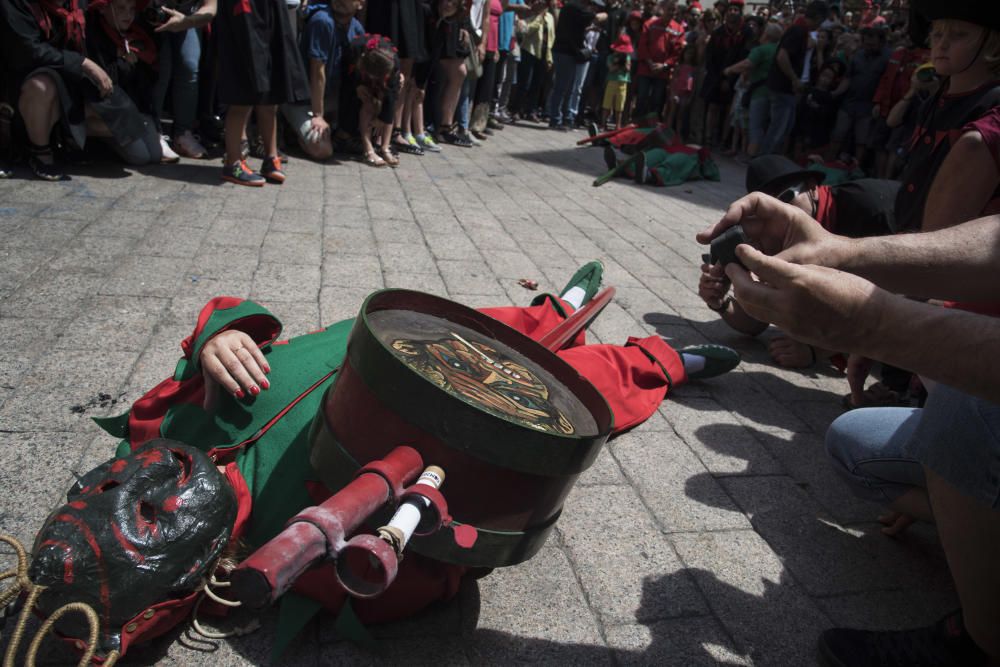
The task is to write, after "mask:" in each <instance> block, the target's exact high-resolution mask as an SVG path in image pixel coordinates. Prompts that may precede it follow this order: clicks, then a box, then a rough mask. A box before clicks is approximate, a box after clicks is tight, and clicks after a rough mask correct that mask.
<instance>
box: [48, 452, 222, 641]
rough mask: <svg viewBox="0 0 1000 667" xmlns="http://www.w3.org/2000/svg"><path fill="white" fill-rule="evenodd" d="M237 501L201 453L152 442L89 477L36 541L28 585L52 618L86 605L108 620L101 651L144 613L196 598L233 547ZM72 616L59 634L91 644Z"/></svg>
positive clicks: (103, 623) (103, 622) (104, 624)
mask: <svg viewBox="0 0 1000 667" xmlns="http://www.w3.org/2000/svg"><path fill="white" fill-rule="evenodd" d="M235 519H236V497H235V494H234V492H233V490H232V487H231V486H230V485H229V483H228V482H227V481H226V479H225V477H224V476H223V475H222V474H221V473H220V472H219V471H218V469H217V468H216V467H215V463H214V462H213V461H212V460H211V459H210V458H209V457H208V456H206V455H205V454H204V453H203V452H201V451H199V450H197V449H194V448H193V447H188V446H186V445H182V444H181V443H178V442H174V441H170V440H163V439H158V440H152V441H150V442H147V443H145V444H144V445H142V446H141V447H139V448H138V449H137V450H136V451H135V452H134V453H133V454H132V455H131V456H127V457H125V458H122V459H115V460H112V461H108V462H106V463H104V464H102V465H100V466H98V467H97V468H95V469H93V470H91V471H90V472H88V473H87V474H86V475H84V476H83V477H81V478H80V481H79V482H77V484H76V485H74V486H73V488H72V489H70V491H69V493H68V494H67V503H66V505H64V506H63V507H61V508H60V509H58V510H56V511H55V512H53V513H52V514H51V515H50V516H49V518H48V519H47V520H46V522H45V525H44V526H43V527H42V529H41V531H40V532H39V534H38V536H37V537H36V539H35V547H34V549H33V560H32V564H31V570H30V573H29V574H30V577H31V579H32V581H34V582H36V583H38V584H41V585H44V586H46V587H47V588H46V591H45V592H44V593H43V594H42V596H41V597H40V599H39V603H38V607H39V608H40V610H41V611H42V612H44V613H51V612H52V611H53V610H54V609H55V608H56V607H58V606H61V605H62V604H64V603H66V602H71V601H81V602H85V603H87V604H89V605H91V606H92V607H94V609H95V610H96V611H97V612H98V615H99V616H100V617H101V627H102V630H101V649H102V650H104V651H107V650H110V649H113V648H117V647H118V646H120V637H119V635H118V634H116V633H118V632H120V631H121V628H122V626H123V625H124V624H125V623H127V622H128V621H129V620H130V619H132V618H133V617H135V616H136V615H137V614H140V613H142V611H143V610H144V609H147V608H149V607H150V606H152V605H154V604H157V603H159V602H163V601H165V600H168V599H174V598H177V597H178V596H183V595H185V594H188V593H190V592H192V591H193V590H194V589H195V588H196V587H197V586H198V585H199V584H200V583H201V580H202V578H203V577H204V576H205V574H206V572H207V570H208V568H209V567H211V566H213V565H214V563H215V561H216V560H217V558H218V556H219V555H220V554H221V552H222V550H223V549H224V548H225V546H226V544H227V543H228V541H229V535H230V533H231V530H232V527H233V522H234V521H235ZM139 565H141V567H138V566H139ZM72 616H73V615H69V616H67V617H65V618H64V621H60V630H61V631H62V632H63V633H65V634H68V635H70V636H86V628H85V623H84V622H82V618H81V620H76V619H73V618H72Z"/></svg>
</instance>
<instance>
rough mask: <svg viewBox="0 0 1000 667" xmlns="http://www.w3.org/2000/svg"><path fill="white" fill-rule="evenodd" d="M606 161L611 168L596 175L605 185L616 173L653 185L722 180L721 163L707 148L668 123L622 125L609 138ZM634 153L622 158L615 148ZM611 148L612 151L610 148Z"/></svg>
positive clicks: (596, 183) (598, 183)
mask: <svg viewBox="0 0 1000 667" xmlns="http://www.w3.org/2000/svg"><path fill="white" fill-rule="evenodd" d="M607 141H608V143H609V144H610V146H608V147H606V148H605V161H606V162H607V163H608V168H609V169H610V171H609V172H608V173H607V174H605V175H604V176H602V177H600V178H598V179H597V181H595V182H594V185H602V184H604V183H606V182H607V181H608V180H610V179H611V178H613V177H615V176H621V177H626V178H631V179H633V180H635V181H636V182H637V183H642V184H651V185H680V184H681V183H685V182H687V181H697V180H701V179H704V180H707V181H718V180H720V175H719V167H718V165H716V164H715V161H714V160H713V159H712V155H711V153H710V152H709V150H708V148H705V147H704V146H688V145H685V144H683V143H681V140H680V138H679V137H678V136H677V135H676V134H675V133H674V132H673V131H672V130H669V129H667V128H666V127H665V126H663V125H660V126H657V127H633V128H626V129H623V130H622V131H621V132H618V133H615V134H613V135H611V136H609V137H608V138H607ZM615 148H617V149H618V150H620V151H622V152H623V153H625V154H626V155H631V157H630V158H629V159H627V160H624V161H621V162H619V161H618V159H617V158H616V157H614V155H615V154H614V149H615ZM609 151H610V152H609Z"/></svg>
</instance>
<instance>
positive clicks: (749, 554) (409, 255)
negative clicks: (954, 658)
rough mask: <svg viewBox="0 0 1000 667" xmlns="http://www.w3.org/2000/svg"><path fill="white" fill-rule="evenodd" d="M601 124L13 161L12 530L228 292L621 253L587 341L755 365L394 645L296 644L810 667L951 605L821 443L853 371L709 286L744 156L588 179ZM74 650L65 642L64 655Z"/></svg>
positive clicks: (8, 237) (179, 661)
mask: <svg viewBox="0 0 1000 667" xmlns="http://www.w3.org/2000/svg"><path fill="white" fill-rule="evenodd" d="M580 136H581V135H580V134H579V133H573V134H569V135H566V134H561V133H553V132H547V131H544V130H541V129H539V128H536V127H531V126H523V127H515V128H508V129H506V130H504V131H503V132H498V133H497V134H496V136H495V137H494V138H492V139H490V140H489V141H488V142H486V144H485V145H484V146H483V147H482V148H480V149H474V150H462V149H457V148H447V149H446V150H445V151H444V152H443V153H442V154H440V155H427V156H425V157H423V158H420V159H417V158H413V157H409V156H404V159H403V163H402V165H401V166H400V168H399V169H397V170H388V169H383V170H375V169H370V168H367V167H365V166H364V165H361V164H359V163H357V162H352V161H336V162H334V163H331V164H328V165H317V164H313V163H309V162H306V161H304V160H299V159H293V160H292V162H291V164H290V165H289V170H288V173H289V181H288V183H286V184H285V185H284V186H282V187H273V186H267V187H265V188H261V189H248V188H242V189H241V188H238V187H236V186H232V185H222V184H220V183H219V182H218V181H217V175H218V171H217V169H218V166H217V164H216V163H214V162H198V161H191V160H184V161H182V163H181V164H179V165H176V166H168V167H162V168H148V169H141V170H138V171H135V172H133V173H131V174H130V175H128V177H127V178H123V176H125V175H127V174H128V172H127V171H125V170H122V169H120V168H117V167H113V166H100V167H92V168H89V169H85V170H81V171H79V172H78V173H75V174H74V177H73V180H71V181H69V182H66V183H58V184H49V183H40V182H37V181H33V180H23V179H16V180H11V181H0V202H2V204H0V331H2V334H3V337H4V342H5V346H4V350H3V352H0V457H2V458H0V461H2V463H3V465H2V466H0V484H2V487H0V488H2V489H3V492H2V493H0V530H3V531H7V532H11V533H13V534H15V535H16V536H18V537H19V538H20V539H22V540H23V541H25V542H27V543H30V541H31V539H32V536H33V533H34V531H35V530H36V529H37V528H38V527H39V525H40V524H41V521H42V519H43V518H44V517H45V515H46V514H47V513H48V511H49V510H50V509H51V508H52V507H54V506H55V505H57V504H58V503H59V502H60V498H62V497H63V494H64V493H65V491H66V489H67V488H68V486H69V484H70V483H71V481H72V479H73V474H74V473H81V472H84V471H86V470H88V469H90V468H91V467H93V466H94V465H97V464H98V463H100V462H101V461H103V460H105V459H106V458H107V457H108V456H110V455H111V453H112V451H113V446H114V443H113V441H112V439H111V438H108V437H104V436H102V435H101V434H100V433H99V432H98V430H97V429H96V427H95V426H94V425H93V424H92V423H91V422H90V419H89V418H90V417H92V416H99V415H105V414H117V413H118V412H120V411H121V410H122V409H123V407H124V406H125V405H127V404H128V403H129V402H131V401H133V400H135V399H136V398H137V397H139V396H140V395H141V394H142V393H143V392H145V391H146V390H147V389H149V388H150V387H151V386H153V385H154V384H156V383H158V382H159V381H160V380H162V379H163V378H164V377H167V376H168V375H169V374H170V373H172V371H173V368H174V364H175V363H176V360H177V357H178V356H179V353H180V348H179V343H180V341H181V339H182V338H183V337H185V336H186V335H188V334H189V333H190V331H191V328H192V326H193V324H194V321H195V318H196V317H197V313H198V311H199V309H200V307H201V306H202V305H203V304H204V303H205V302H206V301H207V300H208V299H210V298H212V297H214V296H219V295H230V296H237V297H251V296H252V297H254V298H257V299H260V300H261V301H263V302H264V303H265V305H267V306H269V307H270V308H271V309H272V310H273V311H274V312H275V314H276V315H277V316H278V317H279V318H281V319H282V321H283V323H284V325H285V333H286V335H298V334H301V333H305V332H307V331H310V330H313V329H315V328H316V327H318V326H321V325H325V324H329V323H332V322H335V321H338V320H341V319H344V318H349V317H353V316H355V315H356V314H357V311H358V308H359V307H360V305H361V302H362V301H363V300H364V298H365V297H366V296H367V295H368V294H370V293H371V292H372V291H374V290H377V289H381V288H383V287H405V288H411V289H422V290H426V291H430V292H434V293H437V294H440V295H442V296H446V297H450V298H454V299H456V300H458V301H460V302H462V303H466V304H468V305H471V306H475V307H484V306H493V305H504V304H506V303H511V302H513V303H516V304H526V303H527V302H528V301H529V300H530V299H531V298H532V297H534V296H536V295H537V294H538V292H532V291H528V290H525V289H524V288H522V287H520V286H519V285H518V284H517V281H518V279H519V278H531V279H534V280H536V281H538V282H539V284H540V289H541V290H543V291H544V290H550V291H557V290H559V289H560V288H562V286H563V285H564V284H565V281H566V280H567V278H568V276H569V275H571V274H572V272H573V271H574V270H575V269H576V268H577V267H578V266H579V265H580V264H581V263H582V262H584V261H589V260H591V259H600V260H602V261H603V262H604V264H605V266H606V269H607V271H606V282H607V283H608V284H613V285H615V286H616V287H617V288H618V293H617V296H616V298H615V300H614V302H613V303H612V304H611V305H610V306H609V307H608V308H607V310H606V311H605V312H604V313H603V314H602V316H601V317H600V318H599V319H598V320H597V321H596V322H595V324H594V325H593V327H592V329H591V331H590V333H589V334H588V336H589V338H588V340H590V341H592V342H612V343H621V342H622V341H624V340H625V339H626V338H627V336H629V335H652V334H659V335H662V336H664V337H665V338H666V339H667V340H668V341H669V342H670V343H671V344H673V345H675V346H677V347H680V346H683V345H688V344H695V343H700V342H706V341H711V342H716V343H721V344H726V345H732V346H733V347H735V348H736V349H737V350H739V351H740V352H741V354H743V357H744V362H743V364H742V365H741V366H740V368H738V369H737V370H736V371H734V372H733V373H731V374H730V375H728V376H727V377H724V378H718V379H715V380H711V381H707V382H703V383H689V384H687V385H684V386H681V387H676V388H674V390H673V391H672V392H671V394H670V396H669V397H668V399H667V400H666V401H665V402H664V404H663V405H662V406H661V408H660V409H659V410H658V411H657V413H656V414H654V415H653V416H652V417H651V418H650V420H648V421H647V422H646V423H644V424H642V425H640V426H638V427H636V428H634V429H632V430H631V431H630V432H628V433H625V434H623V435H621V436H620V437H618V438H616V439H615V440H614V441H612V442H611V443H610V444H609V445H608V447H606V448H605V449H604V450H603V451H602V452H601V453H600V455H599V456H598V458H597V461H596V462H595V464H594V465H593V467H592V468H591V469H590V470H588V471H586V472H585V473H584V474H583V475H582V476H581V478H580V482H579V484H578V485H577V487H576V488H575V489H574V490H573V492H572V493H571V494H570V496H569V498H568V500H567V502H566V505H565V508H564V514H563V517H562V519H561V521H560V523H559V525H558V527H557V530H556V531H555V532H554V534H553V537H552V538H551V539H550V541H549V542H548V544H547V545H546V546H545V547H544V548H543V549H542V550H541V552H540V553H539V554H538V555H537V556H536V557H535V558H534V559H532V560H531V561H529V562H527V563H524V564H522V565H519V566H516V567H513V568H507V569H503V570H498V571H495V572H494V573H492V574H491V575H489V576H487V577H485V578H483V579H480V580H478V581H467V582H465V583H464V584H463V586H462V587H461V589H460V591H459V594H458V596H457V597H456V598H455V599H454V600H453V601H451V602H443V603H439V604H436V605H434V606H433V607H432V608H430V609H429V610H427V611H426V612H425V613H423V614H420V615H418V616H416V617H414V618H411V619H408V620H406V621H404V622H400V623H396V624H390V625H387V626H383V627H379V628H376V629H375V630H374V633H375V635H376V636H377V637H378V638H379V639H378V644H377V648H376V649H371V648H365V647H357V646H354V645H352V644H349V643H347V642H345V641H342V640H340V639H339V638H338V637H337V636H336V633H335V631H334V629H333V621H332V620H331V619H329V618H322V619H320V620H318V621H316V622H314V623H312V624H310V625H309V626H308V627H307V628H306V630H305V631H304V632H303V634H302V635H301V636H300V637H299V639H298V640H297V642H296V644H295V646H294V647H293V648H292V650H291V651H290V652H289V653H288V654H287V655H286V656H284V657H283V659H282V660H281V661H280V662H279V663H278V664H288V665H331V664H334V665H335V664H352V665H354V664H402V663H408V664H409V663H412V664H431V663H433V664H445V665H452V664H454V665H467V664H476V665H480V664H497V665H508V664H511V663H516V662H541V663H549V664H570V663H574V662H576V663H580V664H586V665H590V664H658V665H683V666H687V665H702V664H726V665H758V666H760V665H781V666H782V667H785V666H788V665H796V666H798V665H810V664H813V660H814V659H813V655H814V646H815V640H816V636H817V635H818V633H819V632H820V631H821V630H822V629H824V628H827V627H831V626H833V625H834V624H836V623H841V624H851V625H858V626H871V627H883V628H889V627H899V626H905V625H908V624H912V623H923V622H928V621H930V620H932V619H934V618H935V617H936V616H938V615H939V614H940V613H942V612H944V611H946V610H948V609H950V608H953V607H954V606H955V595H954V590H953V588H952V586H951V583H950V581H949V577H948V573H947V567H946V563H945V561H944V558H943V554H942V552H941V550H940V548H939V547H938V546H937V542H936V534H935V532H934V530H933V529H932V528H929V527H916V528H914V529H912V530H911V531H910V532H909V533H908V534H907V535H904V536H903V537H901V538H899V539H896V540H889V539H887V538H884V537H882V536H881V535H879V533H878V530H877V528H878V526H877V524H876V523H875V522H874V517H875V516H876V514H877V513H878V508H877V507H876V506H875V505H873V504H871V503H867V502H863V501H860V500H857V499H854V498H853V497H852V496H850V495H849V494H848V492H847V491H846V489H845V488H844V486H843V485H842V483H841V481H840V479H839V478H838V477H837V475H836V473H835V472H834V471H833V469H832V468H831V467H830V465H829V464H828V463H827V461H826V454H825V452H824V448H823V434H824V432H825V430H826V427H827V426H828V424H829V423H830V421H831V420H832V419H833V418H835V417H836V416H837V415H838V414H840V411H841V408H840V407H839V406H840V399H841V396H843V394H845V393H846V392H847V386H846V383H845V382H844V379H843V377H842V376H840V375H839V374H837V373H835V372H833V371H826V370H812V371H805V372H799V371H789V370H782V369H777V368H775V367H774V365H773V364H771V362H770V360H769V357H768V353H767V349H766V341H767V340H768V339H769V338H771V337H773V336H774V335H775V334H774V333H773V332H769V333H767V334H765V335H763V336H762V337H761V339H760V340H754V339H750V338H747V337H744V336H741V335H739V334H737V333H735V332H733V331H731V330H729V329H728V328H727V327H726V325H725V324H724V323H721V322H720V321H719V320H718V318H717V317H716V316H715V315H714V314H713V313H711V312H710V311H709V310H708V309H707V308H705V306H704V305H703V304H702V302H701V301H700V299H699V298H698V296H697V279H698V272H699V268H698V267H699V264H700V261H701V260H700V256H701V253H702V251H703V248H702V247H700V246H699V245H698V244H697V243H696V242H695V241H694V238H693V237H694V234H695V232H696V231H698V230H700V229H702V228H704V227H706V226H707V225H709V224H711V223H713V222H715V221H716V220H718V218H719V216H720V214H721V212H722V210H723V209H724V207H725V206H726V205H727V204H728V203H729V202H731V201H732V200H734V199H735V198H737V197H738V196H739V195H740V194H741V192H742V187H743V179H744V171H743V168H742V167H741V166H740V165H738V164H736V163H733V162H730V161H726V160H721V161H720V163H719V166H720V168H721V171H722V177H723V180H722V182H721V183H709V182H692V183H687V184H685V185H682V186H679V187H675V188H653V187H640V186H636V185H635V184H634V183H632V182H631V181H627V180H620V181H615V182H612V183H608V184H606V185H604V186H603V187H600V188H594V187H592V186H591V181H592V180H593V179H594V178H595V177H596V176H597V175H598V174H600V173H601V172H602V171H603V160H602V157H601V151H600V150H596V149H589V148H576V147H575V146H574V145H573V143H574V141H575V140H576V139H578V138H579V137H580ZM2 553H6V552H2ZM4 558H6V556H3V557H0V559H4ZM3 567H6V561H5V563H4V565H3V566H0V569H2V568H3ZM274 623H275V617H274V613H273V612H269V613H267V614H265V615H264V617H263V628H262V629H261V630H260V631H259V632H257V633H255V634H253V635H251V636H249V637H243V638H239V639H232V640H228V641H224V642H207V643H206V642H204V641H203V640H197V639H193V638H191V637H189V636H187V634H185V633H184V632H183V631H181V630H178V631H176V632H175V633H173V634H172V635H171V636H170V637H167V638H165V639H164V640H163V641H159V642H156V643H154V644H153V645H152V646H150V647H149V648H148V649H146V650H144V651H141V652H137V653H136V654H135V655H134V656H133V655H131V654H130V657H132V658H134V661H135V663H136V664H163V665H204V664H212V665H250V664H269V663H270V655H269V654H270V644H271V637H272V635H273V633H274ZM60 651H61V649H58V648H52V649H50V650H49V652H48V653H47V655H46V664H65V663H66V662H67V660H68V656H67V655H66V654H65V653H61V652H60Z"/></svg>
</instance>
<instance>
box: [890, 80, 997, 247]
mask: <svg viewBox="0 0 1000 667" xmlns="http://www.w3.org/2000/svg"><path fill="white" fill-rule="evenodd" d="M996 106H1000V80H995V81H990V82H989V83H986V84H984V85H982V86H980V87H979V88H976V89H975V90H971V91H969V92H967V93H961V94H957V95H948V94H947V93H939V94H938V95H935V96H934V97H932V98H930V99H929V100H927V101H926V102H924V104H923V105H922V106H921V108H920V111H919V117H918V120H917V126H916V129H915V130H914V132H913V137H912V138H911V140H910V157H909V161H908V162H907V164H906V168H905V169H904V170H903V173H902V175H901V176H900V181H902V183H903V187H901V188H900V190H899V194H898V195H897V197H896V223H897V226H898V228H899V230H900V231H915V230H918V229H920V226H921V224H922V223H923V219H924V207H925V206H926V204H927V194H928V193H929V192H930V189H931V186H932V185H933V183H934V178H935V176H937V172H938V170H939V169H940V168H941V165H942V163H944V159H945V158H946V157H948V153H949V151H951V147H952V146H953V145H954V143H955V142H956V141H957V140H958V138H959V137H960V136H962V133H963V128H965V126H966V125H968V124H969V123H972V122H973V121H976V120H978V119H980V118H982V117H983V116H985V115H986V114H987V113H989V111H990V110H991V109H992V108H993V107H996Z"/></svg>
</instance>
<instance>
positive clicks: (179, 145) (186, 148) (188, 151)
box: [174, 130, 208, 160]
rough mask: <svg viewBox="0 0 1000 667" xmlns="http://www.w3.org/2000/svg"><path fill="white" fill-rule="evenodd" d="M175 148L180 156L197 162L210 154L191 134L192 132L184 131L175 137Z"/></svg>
mask: <svg viewBox="0 0 1000 667" xmlns="http://www.w3.org/2000/svg"><path fill="white" fill-rule="evenodd" d="M174 146H175V147H176V150H177V154H178V155H183V156H184V157H190V158H194V159H196V160H200V159H201V158H203V157H205V155H206V154H207V153H208V151H206V150H205V147H204V146H202V145H201V142H200V141H198V139H196V138H195V136H194V135H193V134H191V130H184V131H183V132H182V133H181V134H180V135H178V136H177V137H174Z"/></svg>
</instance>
